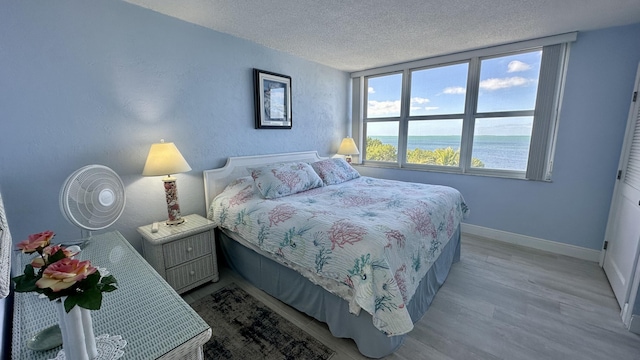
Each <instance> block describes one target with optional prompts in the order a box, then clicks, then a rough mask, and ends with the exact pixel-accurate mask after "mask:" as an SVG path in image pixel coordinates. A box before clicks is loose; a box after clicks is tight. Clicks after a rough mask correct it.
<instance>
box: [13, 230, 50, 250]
mask: <svg viewBox="0 0 640 360" xmlns="http://www.w3.org/2000/svg"><path fill="white" fill-rule="evenodd" d="M54 235H55V234H54V233H53V231H50V230H47V231H43V232H41V233H37V234H31V235H29V238H28V239H27V240H23V241H21V242H19V243H18V244H17V245H16V246H17V247H18V249H20V250H22V252H23V253H25V254H31V253H34V252H36V251H38V248H40V249H42V248H44V247H46V246H49V244H50V243H51V239H52V238H53V236H54Z"/></svg>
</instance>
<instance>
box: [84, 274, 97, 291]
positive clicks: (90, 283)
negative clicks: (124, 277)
mask: <svg viewBox="0 0 640 360" xmlns="http://www.w3.org/2000/svg"><path fill="white" fill-rule="evenodd" d="M99 281H100V273H98V272H97V271H96V272H94V273H93V274H91V275H89V276H87V278H86V279H84V280H82V281H80V288H81V289H83V290H88V289H92V288H95V287H96V286H97V285H98V282H99Z"/></svg>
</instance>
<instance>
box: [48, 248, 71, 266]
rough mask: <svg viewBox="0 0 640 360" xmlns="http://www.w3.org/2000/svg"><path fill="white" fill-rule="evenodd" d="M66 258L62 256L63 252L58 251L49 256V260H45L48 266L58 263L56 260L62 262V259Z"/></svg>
mask: <svg viewBox="0 0 640 360" xmlns="http://www.w3.org/2000/svg"><path fill="white" fill-rule="evenodd" d="M66 257H67V256H66V255H65V254H64V251H63V250H62V249H60V250H58V251H57V252H56V253H55V254H52V255H51V256H49V258H48V259H47V260H48V261H47V262H48V263H49V264H53V263H54V262H56V261H58V260H62V259H64V258H66Z"/></svg>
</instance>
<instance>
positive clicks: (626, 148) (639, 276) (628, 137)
mask: <svg viewBox="0 0 640 360" xmlns="http://www.w3.org/2000/svg"><path fill="white" fill-rule="evenodd" d="M639 90H640V63H639V64H638V69H637V71H636V79H635V81H634V83H633V91H632V92H631V99H630V100H631V105H630V106H629V112H628V115H627V126H626V128H625V133H624V134H625V135H624V141H623V143H622V151H621V153H620V159H619V161H618V171H623V172H624V169H625V165H626V160H627V159H628V157H629V152H630V150H631V142H632V141H633V135H634V130H635V127H636V121H640V119H638V118H637V114H636V112H634V110H635V108H636V105H638V106H640V99H637V98H636V99H635V101H634V97H637V95H634V94H637V93H638V92H639ZM622 177H624V173H623V174H622ZM619 191H620V179H617V180H616V182H615V186H614V189H613V194H612V197H611V205H610V207H609V217H608V218H607V228H606V231H605V237H604V240H603V242H602V245H603V246H602V251H601V252H600V261H599V262H598V265H599V266H600V267H601V268H603V267H604V259H605V257H606V253H607V250H605V249H604V242H605V241H607V239H609V237H610V236H611V231H612V229H611V226H610V224H611V223H612V222H613V216H612V215H613V211H612V210H613V208H614V206H615V205H616V202H617V199H618V192H619ZM639 257H640V247H639V248H638V252H636V258H635V260H634V264H635V265H634V270H633V271H632V274H631V286H630V288H628V289H627V294H626V296H625V297H626V299H625V302H624V306H623V307H622V309H621V310H620V317H621V318H622V322H623V323H624V324H625V326H626V327H627V329H629V327H630V325H631V317H632V314H633V308H634V305H635V302H636V297H637V294H638V288H639V287H640V262H639V261H638V259H639Z"/></svg>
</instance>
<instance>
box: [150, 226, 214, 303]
mask: <svg viewBox="0 0 640 360" xmlns="http://www.w3.org/2000/svg"><path fill="white" fill-rule="evenodd" d="M183 218H184V219H185V221H184V223H182V224H179V225H166V224H165V223H164V221H161V222H158V231H157V232H155V233H153V232H151V227H152V225H145V226H140V227H139V228H138V232H139V233H140V235H142V240H143V241H142V250H143V253H144V257H145V259H146V260H147V261H148V262H149V264H151V266H153V268H154V269H156V271H157V272H158V273H159V274H160V275H161V276H162V277H163V278H164V279H165V280H167V282H168V283H169V285H171V287H173V288H174V289H175V290H176V292H178V293H183V292H185V291H187V290H190V289H193V288H195V287H196V286H199V285H202V284H204V283H206V282H208V281H213V282H216V281H218V279H219V274H218V260H217V259H216V243H215V235H214V231H213V229H214V228H215V225H214V223H213V222H212V221H209V220H207V219H205V218H203V217H202V216H200V215H197V214H193V215H187V216H184V217H183Z"/></svg>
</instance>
